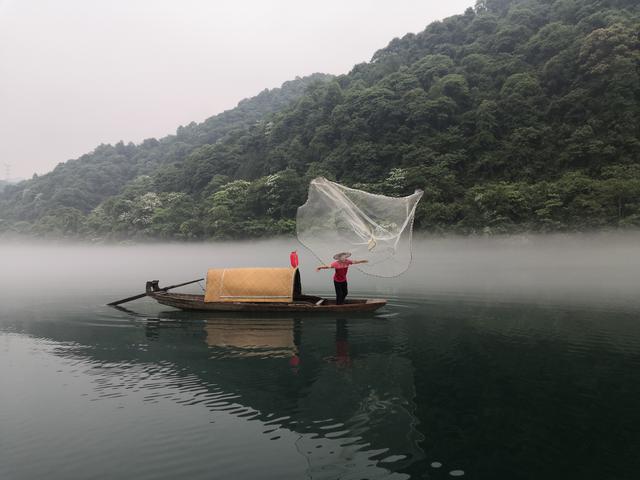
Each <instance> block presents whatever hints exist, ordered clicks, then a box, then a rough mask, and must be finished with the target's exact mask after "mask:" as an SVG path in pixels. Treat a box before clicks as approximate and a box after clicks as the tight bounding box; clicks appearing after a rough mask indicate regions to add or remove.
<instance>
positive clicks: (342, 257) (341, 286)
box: [316, 252, 368, 305]
mask: <svg viewBox="0 0 640 480" xmlns="http://www.w3.org/2000/svg"><path fill="white" fill-rule="evenodd" d="M350 256H351V253H350V252H341V253H336V254H335V255H334V256H333V259H334V260H335V262H333V263H332V264H331V265H320V266H319V267H317V268H316V272H319V271H320V270H328V269H334V270H335V273H334V274H333V286H334V287H335V289H336V305H343V304H344V302H345V299H346V298H347V295H348V294H349V289H348V287H347V271H348V270H349V265H357V264H359V263H367V262H368V260H349V257H350Z"/></svg>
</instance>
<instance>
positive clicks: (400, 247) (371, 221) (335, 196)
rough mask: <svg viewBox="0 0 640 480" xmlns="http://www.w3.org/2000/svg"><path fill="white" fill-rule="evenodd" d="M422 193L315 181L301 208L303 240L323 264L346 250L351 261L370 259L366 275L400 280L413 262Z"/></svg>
mask: <svg viewBox="0 0 640 480" xmlns="http://www.w3.org/2000/svg"><path fill="white" fill-rule="evenodd" d="M422 193H423V192H422V191H421V190H416V192H415V193H414V194H412V195H409V196H407V197H387V196H384V195H375V194H372V193H368V192H364V191H362V190H356V189H353V188H348V187H345V186H343V185H340V184H338V183H335V182H331V181H329V180H327V179H326V178H323V177H319V178H316V179H315V180H312V181H311V184H310V185H309V197H308V199H307V202H306V203H305V204H304V205H302V206H301V207H299V208H298V215H297V222H296V229H297V235H298V240H299V241H300V243H302V244H303V245H304V246H305V247H307V248H308V249H309V250H311V251H312V252H313V253H314V254H315V255H316V257H318V259H319V260H320V261H321V262H324V263H329V262H332V261H333V256H334V255H335V254H336V253H339V252H344V251H347V252H351V253H352V257H351V259H352V260H353V259H355V260H367V261H368V263H363V264H359V265H357V267H356V268H358V269H359V270H361V271H362V272H363V273H366V274H369V275H375V276H381V277H395V276H397V275H400V274H401V273H403V272H404V271H405V270H406V269H407V268H409V265H410V264H411V235H412V229H413V218H414V216H415V212H416V206H417V205H418V202H419V201H420V198H422Z"/></svg>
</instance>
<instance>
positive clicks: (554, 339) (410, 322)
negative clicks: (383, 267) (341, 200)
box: [0, 236, 640, 480]
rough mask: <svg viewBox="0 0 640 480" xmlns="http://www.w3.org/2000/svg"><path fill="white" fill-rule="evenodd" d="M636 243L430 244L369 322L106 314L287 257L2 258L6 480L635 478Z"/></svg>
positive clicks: (309, 276) (52, 254) (639, 446)
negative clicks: (221, 269)
mask: <svg viewBox="0 0 640 480" xmlns="http://www.w3.org/2000/svg"><path fill="white" fill-rule="evenodd" d="M637 240H638V238H637V237H634V236H631V237H624V238H622V239H619V238H608V237H607V238H603V237H598V238H593V239H589V240H584V241H581V242H577V241H575V239H571V238H566V237H565V238H555V239H542V238H538V239H534V240H530V239H513V238H512V239H503V240H500V241H495V240H492V241H485V240H476V241H471V240H463V239H452V240H445V239H440V240H424V241H422V242H419V243H418V245H417V246H416V262H415V264H414V265H413V267H412V269H411V270H410V271H409V272H408V273H407V274H406V275H405V276H403V277H400V278H398V279H372V278H369V277H364V276H362V275H360V274H358V272H355V271H354V272H351V273H350V280H351V289H352V291H353V295H354V296H355V295H357V294H363V295H375V296H380V295H384V296H386V297H388V298H389V299H390V303H389V305H388V306H387V307H386V308H384V309H383V310H381V311H380V312H379V313H376V314H375V315H369V316H360V317H345V316H338V315H336V316H303V315H280V316H270V317H251V316H246V315H226V316H225V315H212V314H197V313H185V312H179V311H177V310H172V309H170V308H168V307H162V306H159V305H157V304H155V303H154V302H152V301H150V300H148V299H143V300H139V301H136V302H133V303H131V304H127V305H125V306H126V307H127V309H128V310H116V309H113V308H109V307H106V306H104V304H105V303H106V302H107V301H110V300H113V299H117V298H120V297H124V296H128V295H131V294H134V293H138V291H140V290H141V289H142V287H143V286H144V281H145V280H148V279H152V278H159V279H160V280H161V284H162V283H164V284H170V283H178V282H180V281H186V280H191V279H192V278H197V277H198V276H201V274H202V273H204V270H206V268H207V267H213V266H231V265H238V266H242V265H275V266H278V265H286V262H287V261H288V252H289V250H290V249H292V248H295V244H293V243H292V242H284V241H282V242H262V243H241V244H226V245H191V246H189V245H173V246H171V245H169V246H160V245H158V246H153V247H142V246H129V247H97V246H95V247H92V246H78V245H75V246H74V245H58V246H43V245H19V244H4V245H0V265H2V268H3V270H2V274H1V275H0V292H2V293H1V294H0V295H2V297H1V299H0V300H1V301H0V478H1V479H3V480H4V479H7V480H19V479H40V478H47V479H65V480H67V479H121V478H135V479H139V480H143V479H175V478H190V479H376V478H390V479H408V478H417V479H420V478H425V479H426V478H429V479H445V478H456V477H457V478H469V479H471V478H473V479H555V478H558V479H599V480H602V479H636V478H640V455H639V452H640V409H639V408H638V405H640V316H639V315H638V314H639V313H640V298H639V297H640V296H639V295H638V292H640V247H638V246H637V245H639V243H638V241H637ZM302 262H303V266H304V268H303V286H304V287H305V290H307V291H310V292H311V291H313V292H329V291H330V290H329V287H330V277H329V276H328V274H326V272H324V273H316V272H314V271H313V268H312V267H313V266H314V263H313V260H312V259H311V258H310V257H309V256H308V255H304V254H303V255H302ZM198 289H199V287H198V286H197V285H196V286H194V287H193V288H192V289H191V290H190V291H197V290H198Z"/></svg>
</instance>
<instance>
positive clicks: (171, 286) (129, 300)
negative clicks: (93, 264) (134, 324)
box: [107, 278, 204, 307]
mask: <svg viewBox="0 0 640 480" xmlns="http://www.w3.org/2000/svg"><path fill="white" fill-rule="evenodd" d="M202 280H204V278H198V279H197V280H191V281H190V282H184V283H179V284H178V285H170V286H168V287H164V288H161V289H159V290H156V292H166V291H167V290H171V289H174V288H178V287H183V286H185V285H189V284H191V283H196V282H201V281H202ZM147 295H148V293H147V292H144V293H141V294H139V295H134V296H133V297H127V298H123V299H122V300H116V301H115V302H111V303H107V305H109V306H111V307H115V306H116V305H120V304H121V303H127V302H131V301H133V300H137V299H139V298H142V297H146V296H147Z"/></svg>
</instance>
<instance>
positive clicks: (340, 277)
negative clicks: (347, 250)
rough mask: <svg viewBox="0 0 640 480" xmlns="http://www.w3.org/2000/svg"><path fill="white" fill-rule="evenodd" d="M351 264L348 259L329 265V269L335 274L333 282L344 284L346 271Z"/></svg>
mask: <svg viewBox="0 0 640 480" xmlns="http://www.w3.org/2000/svg"><path fill="white" fill-rule="evenodd" d="M352 264H353V262H352V261H351V260H349V259H346V260H343V261H341V262H338V261H335V262H333V263H332V264H331V268H334V269H335V270H336V273H334V274H333V281H334V282H346V281H347V270H349V265H352Z"/></svg>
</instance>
